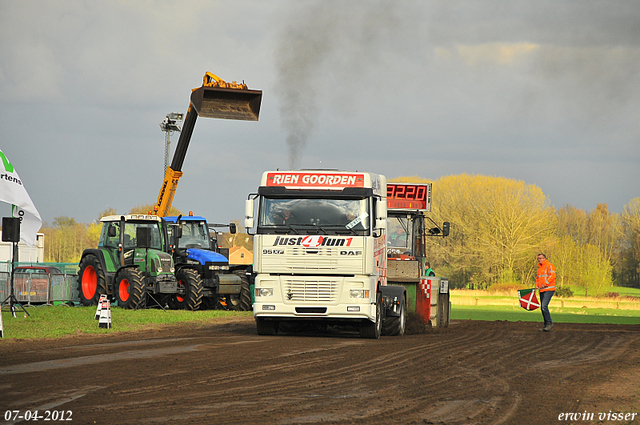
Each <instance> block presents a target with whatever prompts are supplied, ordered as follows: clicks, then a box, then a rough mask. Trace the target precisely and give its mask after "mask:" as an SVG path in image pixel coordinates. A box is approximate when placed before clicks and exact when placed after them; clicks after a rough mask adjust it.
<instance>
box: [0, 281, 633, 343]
mask: <svg viewBox="0 0 640 425" xmlns="http://www.w3.org/2000/svg"><path fill="white" fill-rule="evenodd" d="M611 292H618V293H619V294H620V296H621V297H640V289H636V288H612V289H611ZM451 303H452V306H451V319H452V320H464V319H468V320H489V321H493V320H506V321H523V322H529V321H531V322H541V321H542V315H541V313H540V310H539V309H538V310H535V311H526V310H524V309H522V308H520V307H519V304H518V298H517V295H516V294H515V293H504V294H492V293H489V292H486V291H467V290H458V289H454V290H452V291H451ZM26 310H27V311H28V312H29V316H25V315H24V312H23V311H22V310H21V309H19V308H18V309H17V310H16V316H17V317H15V318H14V317H13V316H12V315H11V312H10V311H9V308H8V306H4V308H3V309H2V319H3V324H4V326H3V336H4V339H25V338H60V337H64V336H66V335H77V334H106V333H113V332H127V331H136V330H141V329H145V328H154V327H159V326H161V325H162V324H170V323H179V322H193V323H194V325H197V324H199V323H206V322H208V321H211V320H215V319H217V318H229V319H230V320H233V318H234V317H239V316H243V317H250V316H251V315H252V312H233V311H220V310H206V311H195V312H193V311H184V310H181V311H178V310H167V311H162V310H158V309H148V310H139V311H131V310H123V309H120V308H113V309H112V310H111V315H112V323H113V324H112V328H111V329H102V328H99V327H98V321H97V320H96V319H95V313H96V307H77V306H76V307H67V306H44V307H27V308H26ZM549 310H550V311H551V315H552V317H553V321H554V322H555V323H558V324H560V323H610V324H640V298H639V299H638V300H634V299H627V298H621V299H619V300H617V299H611V298H602V299H600V298H587V297H584V294H580V293H577V294H576V296H575V297H572V298H566V299H561V298H559V297H554V298H553V299H552V302H551V304H550V306H549ZM0 341H1V340H0Z"/></svg>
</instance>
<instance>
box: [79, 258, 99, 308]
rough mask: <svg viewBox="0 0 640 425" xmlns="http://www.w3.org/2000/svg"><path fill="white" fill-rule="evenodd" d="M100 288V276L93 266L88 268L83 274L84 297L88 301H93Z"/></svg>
mask: <svg viewBox="0 0 640 425" xmlns="http://www.w3.org/2000/svg"><path fill="white" fill-rule="evenodd" d="M97 288H98V275H97V274H96V269H94V268H93V266H87V267H86V268H85V269H84V272H83V273H82V295H84V298H85V299H87V300H90V299H93V297H95V295H96V289H97Z"/></svg>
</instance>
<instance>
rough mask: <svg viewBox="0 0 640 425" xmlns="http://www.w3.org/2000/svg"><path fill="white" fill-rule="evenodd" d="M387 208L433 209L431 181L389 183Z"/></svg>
mask: <svg viewBox="0 0 640 425" xmlns="http://www.w3.org/2000/svg"><path fill="white" fill-rule="evenodd" d="M387 208H389V209H393V210H423V211H431V183H427V184H408V183H387Z"/></svg>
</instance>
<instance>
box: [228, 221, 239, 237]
mask: <svg viewBox="0 0 640 425" xmlns="http://www.w3.org/2000/svg"><path fill="white" fill-rule="evenodd" d="M237 231H238V229H236V223H229V233H231V234H232V235H234V234H235V233H236V232H237Z"/></svg>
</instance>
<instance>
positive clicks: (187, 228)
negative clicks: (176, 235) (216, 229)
mask: <svg viewBox="0 0 640 425" xmlns="http://www.w3.org/2000/svg"><path fill="white" fill-rule="evenodd" d="M180 226H181V227H182V237H181V238H180V241H179V243H178V248H205V249H209V229H208V228H207V226H206V224H205V222H204V221H182V222H180Z"/></svg>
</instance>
